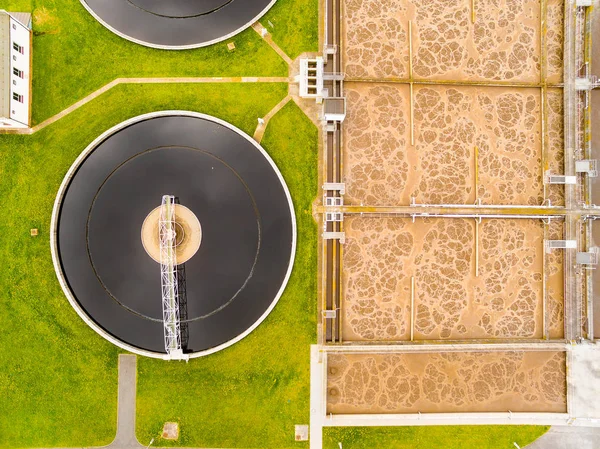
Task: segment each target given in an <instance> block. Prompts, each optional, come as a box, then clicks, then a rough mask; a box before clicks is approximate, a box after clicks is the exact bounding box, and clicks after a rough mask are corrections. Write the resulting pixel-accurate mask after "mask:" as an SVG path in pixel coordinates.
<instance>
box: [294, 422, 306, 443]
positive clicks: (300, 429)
mask: <svg viewBox="0 0 600 449" xmlns="http://www.w3.org/2000/svg"><path fill="white" fill-rule="evenodd" d="M295 427H296V441H308V425H296V426H295Z"/></svg>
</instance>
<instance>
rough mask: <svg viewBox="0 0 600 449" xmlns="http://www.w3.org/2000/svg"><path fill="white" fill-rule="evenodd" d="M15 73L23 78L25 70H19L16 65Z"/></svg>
mask: <svg viewBox="0 0 600 449" xmlns="http://www.w3.org/2000/svg"><path fill="white" fill-rule="evenodd" d="M13 75H15V76H18V77H19V78H23V76H24V73H23V70H19V69H17V68H16V67H13Z"/></svg>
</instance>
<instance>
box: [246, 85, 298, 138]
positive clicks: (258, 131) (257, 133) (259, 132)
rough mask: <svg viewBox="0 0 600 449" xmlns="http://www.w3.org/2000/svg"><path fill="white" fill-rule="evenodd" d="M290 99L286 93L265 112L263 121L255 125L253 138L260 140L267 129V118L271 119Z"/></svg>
mask: <svg viewBox="0 0 600 449" xmlns="http://www.w3.org/2000/svg"><path fill="white" fill-rule="evenodd" d="M291 99H292V97H291V96H289V95H287V96H286V97H285V98H284V99H283V100H281V101H280V102H279V103H277V104H276V105H275V107H274V108H273V109H271V110H270V111H269V112H268V113H267V115H265V116H264V117H263V123H262V124H261V123H259V124H258V125H257V126H256V131H254V136H253V139H254V140H256V141H257V142H258V143H260V142H261V141H262V138H263V136H264V135H265V130H266V129H267V125H268V124H269V120H271V118H272V117H273V116H274V115H275V114H277V113H278V112H279V111H280V110H281V108H283V107H284V106H285V105H286V104H287V103H288V101H290V100H291Z"/></svg>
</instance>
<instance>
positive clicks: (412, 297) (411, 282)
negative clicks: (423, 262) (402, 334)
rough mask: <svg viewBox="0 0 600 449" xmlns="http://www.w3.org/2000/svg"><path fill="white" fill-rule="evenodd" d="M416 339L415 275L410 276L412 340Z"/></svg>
mask: <svg viewBox="0 0 600 449" xmlns="http://www.w3.org/2000/svg"><path fill="white" fill-rule="evenodd" d="M414 340H415V277H414V276H411V277H410V341H414Z"/></svg>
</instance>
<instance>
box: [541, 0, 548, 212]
mask: <svg viewBox="0 0 600 449" xmlns="http://www.w3.org/2000/svg"><path fill="white" fill-rule="evenodd" d="M546 16H547V0H541V1H540V85H541V89H540V112H541V115H542V119H541V120H540V127H541V134H540V144H541V147H542V154H541V164H540V165H541V170H542V173H541V176H542V190H543V197H544V202H545V201H546V198H547V197H548V192H547V190H548V188H547V186H546V183H545V182H544V177H545V176H546V172H547V171H548V169H549V168H550V167H549V164H548V160H549V158H548V154H547V153H548V148H546V146H547V142H546V132H547V129H548V111H547V107H546V101H547V92H546V81H547V80H546V79H547V76H548V74H547V70H548V63H547V60H548V57H547V44H546V31H547V30H546Z"/></svg>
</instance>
